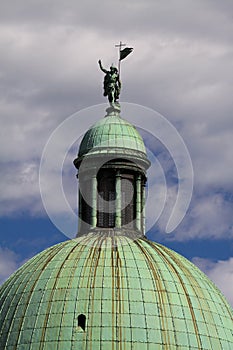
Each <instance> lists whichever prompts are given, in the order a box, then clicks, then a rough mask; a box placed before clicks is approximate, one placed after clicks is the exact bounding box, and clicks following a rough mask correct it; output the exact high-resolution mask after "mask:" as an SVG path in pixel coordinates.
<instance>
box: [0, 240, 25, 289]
mask: <svg viewBox="0 0 233 350" xmlns="http://www.w3.org/2000/svg"><path fill="white" fill-rule="evenodd" d="M19 266H20V263H19V259H18V256H17V254H15V253H14V252H13V251H12V250H9V249H7V248H2V247H0V284H1V283H3V282H4V281H5V280H6V279H7V278H8V277H9V276H10V275H11V274H12V273H13V272H14V271H15V270H16V269H17V268H18V267H19Z"/></svg>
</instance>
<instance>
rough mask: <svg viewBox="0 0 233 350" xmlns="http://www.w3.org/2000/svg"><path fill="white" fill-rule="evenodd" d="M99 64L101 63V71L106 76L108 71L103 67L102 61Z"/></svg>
mask: <svg viewBox="0 0 233 350" xmlns="http://www.w3.org/2000/svg"><path fill="white" fill-rule="evenodd" d="M98 63H99V66H100V69H101V70H102V71H103V72H104V73H105V74H107V73H108V71H107V70H106V69H104V67H103V66H102V62H101V60H99V61H98Z"/></svg>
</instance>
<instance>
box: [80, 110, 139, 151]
mask: <svg viewBox="0 0 233 350" xmlns="http://www.w3.org/2000/svg"><path fill="white" fill-rule="evenodd" d="M87 153H88V155H94V154H105V153H108V154H109V153H110V154H111V153H114V154H127V155H130V154H135V153H136V154H137V155H138V156H139V155H141V157H143V158H145V157H146V149H145V145H144V142H143V140H142V137H141V135H140V134H139V133H138V131H137V130H136V128H135V127H134V126H133V125H132V124H130V123H129V122H127V121H126V120H124V119H122V118H121V117H120V116H119V114H118V113H115V114H113V115H109V116H106V117H105V118H102V119H101V120H99V121H98V122H97V123H96V124H94V125H93V126H92V127H91V128H90V129H89V130H88V131H87V132H86V134H85V135H84V137H83V140H82V142H81V145H80V148H79V154H78V156H79V157H82V156H83V155H85V154H87Z"/></svg>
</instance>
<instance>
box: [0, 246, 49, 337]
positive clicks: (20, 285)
mask: <svg viewBox="0 0 233 350" xmlns="http://www.w3.org/2000/svg"><path fill="white" fill-rule="evenodd" d="M49 250H51V248H50V249H49ZM40 259H41V260H42V258H41V257H39V259H38V260H39V261H40ZM34 262H35V261H34ZM30 265H31V263H30ZM20 270H22V269H20ZM27 275H28V274H25V276H24V278H23V281H24V280H27V282H26V284H25V285H24V286H23V287H22V283H19V284H18V286H17V289H16V291H18V290H19V289H20V288H21V289H22V288H25V287H26V286H27V285H28V284H29V281H28V279H27V277H28V276H27ZM16 291H15V292H16ZM16 295H17V294H16V293H14V296H13V300H14V299H15V298H16ZM22 297H23V290H22V293H20V295H19V299H18V301H17V302H16V306H15V310H17V309H18V306H19V301H20V300H21V299H22ZM11 304H12V303H11ZM26 309H27V306H26ZM15 310H14V312H15ZM10 311H11V310H10V308H9V309H8V310H7V313H6V315H5V319H4V322H3V326H2V329H3V327H4V324H5V321H6V320H7V315H8V314H9V312H10ZM12 317H13V313H12ZM12 327H13V322H12V323H11V326H10V328H9V329H8V336H7V337H6V343H7V342H8V339H9V332H10V330H11V328H12ZM19 334H20V330H19Z"/></svg>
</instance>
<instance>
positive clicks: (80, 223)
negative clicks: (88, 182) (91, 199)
mask: <svg viewBox="0 0 233 350" xmlns="http://www.w3.org/2000/svg"><path fill="white" fill-rule="evenodd" d="M81 227H82V196H81V191H80V189H79V191H78V232H81V229H82V228H81Z"/></svg>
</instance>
